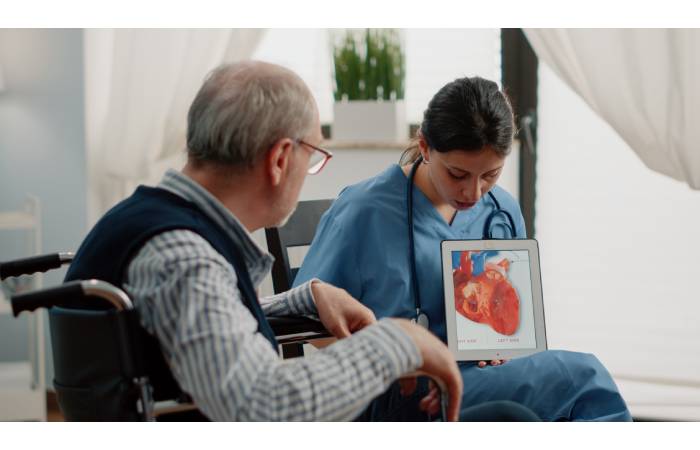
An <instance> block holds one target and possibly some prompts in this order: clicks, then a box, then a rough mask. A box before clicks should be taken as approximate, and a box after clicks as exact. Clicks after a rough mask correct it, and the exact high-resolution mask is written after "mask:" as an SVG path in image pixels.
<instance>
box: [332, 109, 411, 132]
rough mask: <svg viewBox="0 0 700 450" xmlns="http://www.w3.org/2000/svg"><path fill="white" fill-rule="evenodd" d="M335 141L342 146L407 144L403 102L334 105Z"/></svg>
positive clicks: (333, 130)
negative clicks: (340, 142)
mask: <svg viewBox="0 0 700 450" xmlns="http://www.w3.org/2000/svg"><path fill="white" fill-rule="evenodd" d="M333 114H334V119H333V128H332V131H331V138H332V139H333V140H334V141H342V142H348V141H349V142H403V141H406V140H407V139H408V124H407V123H406V104H405V102H404V101H403V100H397V101H374V100H353V101H346V102H336V103H335V104H334V105H333Z"/></svg>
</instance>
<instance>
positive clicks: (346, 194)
mask: <svg viewBox="0 0 700 450" xmlns="http://www.w3.org/2000/svg"><path fill="white" fill-rule="evenodd" d="M513 134H514V118H513V111H512V109H511V106H510V104H509V102H508V100H507V98H506V97H505V95H504V94H503V93H502V92H501V91H500V90H499V89H498V85H497V84H496V83H494V82H492V81H488V80H485V79H483V78H479V77H473V78H460V79H457V80H455V81H453V82H451V83H448V84H447V85H445V86H444V87H443V88H442V89H440V91H438V93H437V94H435V96H434V97H433V99H432V100H431V101H430V103H429V104H428V108H427V109H426V110H425V113H424V117H423V122H422V124H421V127H420V130H419V132H418V133H417V138H416V140H415V141H414V145H413V146H412V147H411V148H409V149H408V150H407V151H406V152H405V153H404V155H403V157H402V161H401V164H400V165H394V166H391V167H389V168H388V169H386V170H385V171H384V172H382V173H380V174H379V175H377V176H375V177H373V178H370V179H368V180H365V181H362V182H360V183H358V184H355V185H353V186H349V187H347V188H345V189H344V190H343V191H342V192H341V193H340V195H339V196H338V198H337V200H335V202H334V203H333V204H332V206H331V207H330V209H329V210H328V211H327V212H326V214H325V215H324V216H323V218H322V219H321V221H320V223H319V226H318V230H317V232H316V236H315V238H314V240H313V243H312V245H311V248H310V249H309V252H308V254H307V255H306V257H305V259H304V263H303V265H302V267H301V269H300V270H299V273H298V275H297V277H296V280H295V284H301V283H303V282H305V281H307V280H309V279H310V278H313V277H318V278H319V279H321V280H323V281H326V282H328V283H331V284H334V285H336V286H338V287H341V288H344V289H345V290H347V291H348V292H349V293H350V294H351V295H353V296H354V297H356V298H357V299H359V300H360V301H361V302H362V303H364V304H365V305H367V306H368V307H369V308H371V309H372V310H373V311H374V313H375V315H376V316H377V318H380V317H386V316H391V317H406V318H412V319H414V318H417V317H416V315H417V312H416V300H415V298H416V297H415V294H416V293H415V292H414V289H415V287H414V286H416V285H417V286H418V294H419V298H420V312H421V313H423V314H425V315H426V316H427V322H428V326H429V328H430V330H431V331H432V332H433V333H435V334H436V335H437V336H439V337H440V338H441V339H442V340H443V341H446V329H445V309H444V300H443V284H442V269H441V257H440V242H441V241H442V240H445V239H489V238H512V239H518V238H525V237H526V232H525V224H524V220H523V216H522V213H521V212H520V207H519V205H518V203H517V202H516V201H515V199H514V198H513V197H512V196H511V195H510V194H508V192H506V191H505V190H503V189H502V188H501V187H499V186H498V185H497V184H496V182H497V181H498V178H499V176H500V175H501V173H502V172H503V166H504V164H505V162H506V156H507V155H508V153H509V152H510V148H511V144H512V142H513ZM411 175H413V176H412V177H411ZM411 178H412V180H411ZM411 181H412V183H411ZM409 189H410V190H412V207H411V208H410V209H411V211H410V212H411V213H412V215H413V219H412V220H413V234H414V237H413V241H414V245H413V247H414V249H415V250H414V252H415V265H416V266H415V267H416V273H415V276H416V277H417V281H418V283H414V282H413V280H412V270H411V255H410V248H411V246H410V244H409V233H408V225H407V223H408V220H409V210H408V202H407V195H408V193H409V192H410V191H409ZM499 209H500V210H502V211H505V212H506V213H508V214H505V213H503V212H500V213H498V214H496V215H494V216H493V217H492V218H491V220H490V221H489V217H490V216H492V213H493V212H494V211H496V210H499ZM508 216H510V218H509V217H508ZM487 222H490V223H488V224H487ZM460 369H461V372H462V376H463V379H464V397H463V399H462V405H464V406H465V407H468V406H470V405H476V404H479V403H483V402H485V401H492V400H512V401H515V402H517V403H520V404H522V405H524V406H526V407H528V408H530V409H531V410H533V411H534V412H535V413H536V414H537V415H538V416H539V417H540V418H541V419H543V420H630V419H631V417H630V414H629V411H628V409H627V406H626V405H625V402H624V400H623V399H622V397H621V396H620V393H619V391H618V389H617V387H616V386H615V383H614V382H613V380H612V378H611V377H610V374H609V373H608V371H607V370H606V369H605V367H603V365H602V364H601V363H600V362H599V361H598V359H596V357H595V356H593V355H590V354H583V353H574V352H567V351H545V352H541V353H537V354H534V355H532V356H528V357H522V358H516V359H513V360H511V361H509V362H508V363H507V364H501V362H500V361H493V362H492V364H491V365H486V364H485V363H483V362H482V363H480V364H478V365H476V364H463V365H461V366H460ZM400 390H401V389H400V387H398V386H394V387H392V389H390V390H389V391H387V392H386V393H385V394H384V395H383V396H381V397H380V398H379V399H378V400H377V401H375V403H374V404H373V405H372V406H371V407H370V408H369V409H368V411H367V412H366V414H367V415H366V417H365V418H369V419H389V420H392V419H393V420H400V419H409V420H410V419H414V420H420V419H421V417H419V412H418V411H419V410H418V408H417V407H415V405H412V404H411V402H414V401H415V399H417V398H420V395H418V394H414V395H413V396H408V397H402V396H401V395H400V393H399V391H400ZM407 411H408V413H407ZM414 411H415V414H414V413H413V412H414ZM406 414H414V415H409V416H406Z"/></svg>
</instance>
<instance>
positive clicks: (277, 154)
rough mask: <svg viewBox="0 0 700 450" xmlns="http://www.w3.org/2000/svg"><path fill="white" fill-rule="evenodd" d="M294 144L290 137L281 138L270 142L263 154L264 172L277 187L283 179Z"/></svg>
mask: <svg viewBox="0 0 700 450" xmlns="http://www.w3.org/2000/svg"><path fill="white" fill-rule="evenodd" d="M294 145H295V144H294V141H293V140H292V139H289V138H282V139H279V140H278V141H276V142H275V143H274V144H272V147H270V150H268V151H267V154H266V155H265V172H266V174H267V176H268V177H269V179H270V182H271V183H272V186H275V187H277V186H279V185H280V184H281V183H282V181H283V180H284V178H285V174H286V172H287V169H288V168H289V164H290V158H291V157H292V151H293V150H294Z"/></svg>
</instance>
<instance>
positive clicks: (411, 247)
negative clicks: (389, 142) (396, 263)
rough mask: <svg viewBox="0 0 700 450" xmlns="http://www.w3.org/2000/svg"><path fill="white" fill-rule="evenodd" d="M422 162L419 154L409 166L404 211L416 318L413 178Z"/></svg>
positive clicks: (418, 296)
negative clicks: (406, 216) (406, 217)
mask: <svg viewBox="0 0 700 450" xmlns="http://www.w3.org/2000/svg"><path fill="white" fill-rule="evenodd" d="M422 162H423V156H422V155H421V156H419V157H418V159H417V160H416V162H414V163H413V167H411V172H410V173H409V175H408V185H407V194H406V209H407V211H406V213H407V214H408V220H407V222H408V253H409V258H410V259H411V286H412V287H413V302H414V306H415V307H416V319H418V315H419V314H420V305H421V303H420V291H419V290H418V274H417V271H416V249H415V243H414V240H413V178H414V177H415V176H416V171H417V170H418V167H419V166H420V164H421V163H422Z"/></svg>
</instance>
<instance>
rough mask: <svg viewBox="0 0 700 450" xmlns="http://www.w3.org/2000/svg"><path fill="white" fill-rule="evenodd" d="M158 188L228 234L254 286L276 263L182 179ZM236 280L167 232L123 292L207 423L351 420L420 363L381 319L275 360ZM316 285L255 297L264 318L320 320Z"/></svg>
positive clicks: (195, 246) (183, 236)
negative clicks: (307, 350) (314, 291)
mask: <svg viewBox="0 0 700 450" xmlns="http://www.w3.org/2000/svg"><path fill="white" fill-rule="evenodd" d="M159 187H160V188H163V189H166V190H168V191H170V192H172V193H174V194H176V195H179V196H180V197H182V198H184V199H186V200H189V201H191V202H194V203H196V204H197V205H198V206H199V207H200V208H201V209H202V210H203V211H204V212H205V214H207V216H209V217H210V218H211V219H213V220H214V221H216V222H217V224H219V225H220V226H221V227H222V228H223V229H225V230H226V231H227V232H228V234H229V237H230V238H231V240H232V241H233V242H235V243H236V245H238V247H239V248H240V249H241V253H242V257H243V258H244V260H245V263H246V266H247V268H248V271H249V272H250V277H251V280H252V281H253V284H254V285H255V286H258V285H259V284H260V282H261V281H262V280H263V278H264V277H265V275H266V274H267V273H268V272H269V271H270V268H271V267H272V262H273V258H272V256H271V255H269V254H267V253H266V252H265V251H263V250H262V249H261V248H260V247H259V246H258V245H257V244H256V243H255V241H253V239H252V238H251V236H250V234H249V233H248V232H247V230H246V229H245V228H244V227H243V226H242V225H241V223H240V222H239V221H238V220H237V219H236V218H235V217H234V216H233V214H231V212H230V211H229V210H227V209H226V208H225V207H224V206H223V205H222V204H221V203H220V202H219V201H218V200H217V199H216V198H215V197H213V196H212V195H211V194H210V193H209V192H208V191H206V190H205V189H204V188H202V187H201V186H200V185H198V184H197V183H196V182H194V181H193V180H191V179H190V178H188V177H186V176H185V175H183V174H182V173H180V172H176V171H173V170H170V171H168V172H167V173H166V174H165V176H164V178H163V180H162V181H161V183H160V185H159ZM236 280H237V279H236V272H235V271H234V270H233V268H232V267H231V266H230V264H229V263H228V262H227V261H226V259H225V258H224V257H223V256H221V255H220V254H219V253H218V252H216V251H215V250H214V249H213V248H212V246H211V245H210V244H209V243H208V242H207V241H206V240H205V239H204V238H202V237H201V236H199V235H197V234H195V233H193V232H192V231H189V230H173V231H168V232H165V233H161V234H159V235H156V236H154V237H153V238H151V239H150V240H149V241H148V242H146V244H145V245H144V246H143V248H142V249H141V250H140V251H139V252H138V254H137V255H136V257H135V258H134V259H133V260H132V261H131V263H130V264H129V267H128V270H127V280H126V283H125V285H124V287H125V289H126V291H127V292H128V293H129V295H130V296H131V297H132V298H133V300H134V304H135V306H136V309H137V310H138V311H139V313H140V316H141V321H142V324H143V326H144V327H145V328H146V329H147V330H148V331H149V332H150V333H152V334H154V335H155V336H157V337H158V340H159V341H160V343H161V347H162V349H163V352H164V354H165V357H166V359H167V361H168V362H169V364H170V367H171V369H172V371H173V375H174V376H175V379H176V380H177V381H178V383H179V384H180V386H181V388H182V389H183V390H184V391H186V392H187V393H189V394H190V395H191V396H192V398H193V399H194V401H195V403H196V404H197V406H198V407H199V408H200V409H201V410H202V412H203V413H204V414H206V415H207V416H208V417H209V418H211V419H212V420H349V419H353V418H355V417H356V416H357V415H358V414H359V413H361V412H362V410H363V409H364V408H365V407H366V406H367V404H368V403H369V401H370V400H371V399H372V398H374V397H376V396H377V395H379V394H380V393H382V392H383V391H384V390H386V389H387V388H388V386H389V384H390V383H391V382H392V381H394V380H395V379H396V378H398V377H399V376H401V375H402V374H404V373H406V372H409V371H412V370H415V369H417V368H418V367H419V366H421V365H422V359H421V356H420V354H419V352H418V349H417V348H416V346H415V344H414V343H413V341H412V340H411V338H410V337H409V336H408V335H407V334H406V333H405V332H403V331H402V330H401V329H400V328H399V327H398V326H397V325H396V324H394V323H392V322H391V321H390V320H386V319H385V320H381V321H379V322H378V323H377V324H375V325H372V326H369V327H366V328H365V329H363V330H362V331H360V332H358V333H355V334H354V335H353V336H351V337H349V338H346V339H342V340H340V341H338V342H336V343H334V344H333V345H330V346H328V347H326V348H324V349H322V350H319V351H317V352H314V353H312V354H311V355H310V356H306V357H303V358H296V359H291V360H286V361H285V360H281V359H280V357H279V355H278V354H277V353H276V352H275V351H274V350H273V349H272V348H271V347H270V344H269V342H268V341H267V340H266V339H265V337H263V335H262V334H260V333H258V332H257V326H258V323H257V321H256V319H255V318H254V317H253V315H252V314H251V313H250V312H249V311H248V309H247V308H246V307H245V306H244V304H243V302H242V301H241V294H240V292H239V291H238V288H237V284H236V283H237V281H236ZM312 281H313V280H312ZM312 281H310V282H308V283H305V284H303V285H301V286H299V287H296V288H294V289H292V290H290V291H288V292H285V293H282V294H278V295H275V296H271V297H267V298H264V299H261V300H260V303H261V305H262V307H263V310H264V311H265V314H266V315H268V316H281V315H316V314H317V312H316V307H315V303H314V299H313V296H312V294H311V282H312Z"/></svg>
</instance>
